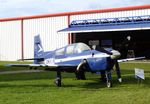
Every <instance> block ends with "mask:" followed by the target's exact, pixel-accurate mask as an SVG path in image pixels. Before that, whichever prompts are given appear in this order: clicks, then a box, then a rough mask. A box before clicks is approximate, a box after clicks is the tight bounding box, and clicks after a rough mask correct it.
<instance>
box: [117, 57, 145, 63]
mask: <svg viewBox="0 0 150 104" xmlns="http://www.w3.org/2000/svg"><path fill="white" fill-rule="evenodd" d="M140 59H145V57H136V58H127V59H120V60H117V61H118V62H126V61H133V60H140Z"/></svg>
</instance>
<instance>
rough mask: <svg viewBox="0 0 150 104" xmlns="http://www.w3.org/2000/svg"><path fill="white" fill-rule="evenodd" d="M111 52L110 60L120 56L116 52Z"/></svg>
mask: <svg viewBox="0 0 150 104" xmlns="http://www.w3.org/2000/svg"><path fill="white" fill-rule="evenodd" d="M111 52H112V55H111V56H110V57H111V59H118V58H119V57H120V56H121V54H120V52H119V51H117V50H112V51H111Z"/></svg>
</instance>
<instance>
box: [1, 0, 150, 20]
mask: <svg viewBox="0 0 150 104" xmlns="http://www.w3.org/2000/svg"><path fill="white" fill-rule="evenodd" d="M147 4H150V0H0V18H8V17H20V16H30V15H39V14H48V13H60V12H68V11H81V10H92V9H104V8H115V7H126V6H136V5H147Z"/></svg>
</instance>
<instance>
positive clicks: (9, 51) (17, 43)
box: [0, 21, 21, 61]
mask: <svg viewBox="0 0 150 104" xmlns="http://www.w3.org/2000/svg"><path fill="white" fill-rule="evenodd" d="M20 34H21V21H6V22H0V60H7V61H12V60H16V59H20V58H21V35H20Z"/></svg>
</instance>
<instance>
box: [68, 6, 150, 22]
mask: <svg viewBox="0 0 150 104" xmlns="http://www.w3.org/2000/svg"><path fill="white" fill-rule="evenodd" d="M140 15H150V9H141V10H130V11H117V12H106V13H93V14H83V15H72V16H70V22H72V21H73V20H83V19H98V18H115V17H128V16H140Z"/></svg>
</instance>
